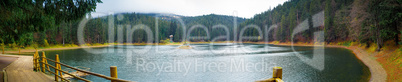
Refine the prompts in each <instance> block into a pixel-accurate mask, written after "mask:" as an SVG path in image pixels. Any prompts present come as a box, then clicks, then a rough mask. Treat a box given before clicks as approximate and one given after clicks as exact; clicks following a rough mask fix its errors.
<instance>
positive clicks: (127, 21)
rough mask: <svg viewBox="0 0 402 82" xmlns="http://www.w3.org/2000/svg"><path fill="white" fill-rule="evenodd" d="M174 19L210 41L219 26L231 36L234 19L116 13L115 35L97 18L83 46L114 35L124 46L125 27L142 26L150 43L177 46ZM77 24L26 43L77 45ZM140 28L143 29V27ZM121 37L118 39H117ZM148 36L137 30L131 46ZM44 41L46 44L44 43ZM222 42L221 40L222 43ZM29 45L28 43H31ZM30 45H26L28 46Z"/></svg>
mask: <svg viewBox="0 0 402 82" xmlns="http://www.w3.org/2000/svg"><path fill="white" fill-rule="evenodd" d="M156 17H158V18H159V19H158V28H157V29H158V31H156V28H155V26H156V25H155V21H156ZM176 18H178V19H181V20H182V21H183V22H184V24H185V25H186V29H187V30H189V28H191V27H192V26H194V25H203V26H205V27H206V28H207V29H208V32H209V34H210V39H211V38H214V37H216V36H219V35H221V34H223V33H225V32H222V30H223V29H212V26H213V25H218V24H222V25H224V26H227V27H228V29H229V30H230V33H233V31H232V29H233V25H234V23H233V19H234V17H233V16H225V15H215V14H211V15H203V16H194V17H187V16H180V15H174V14H158V13H119V14H115V15H113V19H114V28H113V30H114V33H109V31H110V30H111V29H109V28H108V25H109V19H108V16H104V17H97V18H93V19H91V20H89V21H88V22H87V23H86V26H85V28H84V31H83V32H84V33H83V34H84V41H85V42H86V43H106V42H108V39H109V36H108V35H112V34H113V35H115V36H114V39H115V42H122V43H126V42H127V39H126V37H127V30H128V29H127V27H131V28H132V27H134V26H135V25H139V24H142V25H145V26H147V27H148V28H149V29H150V30H151V31H152V33H153V35H154V36H155V35H156V34H157V36H158V40H156V37H153V39H154V40H153V41H152V42H157V41H159V42H161V40H166V39H168V36H169V35H174V38H173V40H174V41H176V42H179V41H182V40H183V37H182V35H183V31H182V30H183V29H182V27H181V26H182V24H181V22H179V21H178V20H177V19H176ZM235 18H236V20H237V24H240V23H242V22H243V21H244V20H245V19H244V18H239V17H235ZM79 22H80V21H75V22H63V23H61V24H60V26H58V27H55V28H49V29H46V30H45V31H43V32H39V33H35V34H34V35H33V36H35V38H32V39H27V40H30V41H32V42H34V43H38V44H45V43H48V44H78V39H77V31H78V24H79ZM145 26H143V27H145ZM119 34H121V35H123V36H122V37H118V35H119ZM206 34H207V33H206V32H205V31H204V30H203V29H201V28H197V29H194V30H193V31H192V32H191V33H190V35H191V36H206ZM147 36H148V35H147V34H146V32H145V31H144V30H136V31H135V32H133V34H132V40H133V41H132V42H133V43H144V42H146V41H147ZM210 39H193V40H192V41H209V40H210ZM45 40H46V41H45ZM223 40H224V39H223ZM30 41H28V42H30ZM29 44H31V43H27V45H29Z"/></svg>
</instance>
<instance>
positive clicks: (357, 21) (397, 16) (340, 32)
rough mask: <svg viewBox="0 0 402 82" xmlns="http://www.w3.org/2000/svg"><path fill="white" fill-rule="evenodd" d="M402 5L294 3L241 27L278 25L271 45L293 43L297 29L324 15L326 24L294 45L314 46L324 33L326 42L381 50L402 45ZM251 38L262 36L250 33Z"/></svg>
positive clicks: (365, 0) (342, 0)
mask: <svg viewBox="0 0 402 82" xmlns="http://www.w3.org/2000/svg"><path fill="white" fill-rule="evenodd" d="M401 4H402V1H401V0H290V1H287V2H285V3H283V4H282V5H279V6H276V7H275V8H273V9H269V10H268V11H265V12H262V13H261V14H257V15H255V16H254V17H253V18H251V19H249V20H246V21H245V22H244V23H242V24H241V25H240V27H244V26H246V25H250V24H255V25H258V26H259V27H260V28H261V29H264V28H263V27H264V26H268V27H269V26H271V25H277V26H278V27H277V28H274V29H273V30H272V31H271V32H269V33H270V34H268V36H269V40H270V41H273V40H275V41H282V42H289V41H290V40H291V33H292V32H293V30H294V28H295V27H296V26H297V25H299V24H301V23H302V22H303V21H304V20H307V19H309V21H308V23H309V28H310V29H311V28H312V21H311V19H312V16H313V15H314V14H317V13H319V12H324V15H325V20H324V24H323V25H322V26H320V27H319V28H317V29H311V30H307V31H304V32H302V33H299V34H297V35H295V36H294V41H299V42H311V41H312V40H313V39H314V36H313V35H312V33H313V32H315V31H324V34H325V42H344V41H355V42H360V43H363V44H367V46H369V45H370V44H372V43H375V44H376V45H378V49H380V48H381V47H382V46H383V45H384V43H385V42H387V41H388V42H391V44H393V45H398V44H402V41H401V33H402V21H401V20H402V12H401V11H402V5H401ZM245 34H247V35H258V32H257V31H256V30H248V31H247V32H246V33H245Z"/></svg>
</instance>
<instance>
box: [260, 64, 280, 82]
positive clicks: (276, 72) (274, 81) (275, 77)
mask: <svg viewBox="0 0 402 82" xmlns="http://www.w3.org/2000/svg"><path fill="white" fill-rule="evenodd" d="M256 82H283V80H282V67H274V68H273V74H272V78H269V79H266V80H261V81H256Z"/></svg>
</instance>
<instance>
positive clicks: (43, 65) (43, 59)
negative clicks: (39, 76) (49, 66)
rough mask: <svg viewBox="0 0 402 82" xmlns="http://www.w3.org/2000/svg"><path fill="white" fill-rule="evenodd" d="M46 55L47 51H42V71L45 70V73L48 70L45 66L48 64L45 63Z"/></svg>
mask: <svg viewBox="0 0 402 82" xmlns="http://www.w3.org/2000/svg"><path fill="white" fill-rule="evenodd" d="M45 57H46V56H45V52H42V70H43V71H42V72H43V73H45V72H46V70H45V67H46V66H45V65H46V64H45V60H46V59H45Z"/></svg>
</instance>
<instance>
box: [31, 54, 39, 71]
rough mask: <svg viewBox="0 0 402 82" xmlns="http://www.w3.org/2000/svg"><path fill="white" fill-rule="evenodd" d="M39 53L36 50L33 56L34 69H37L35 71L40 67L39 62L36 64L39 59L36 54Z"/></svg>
mask: <svg viewBox="0 0 402 82" xmlns="http://www.w3.org/2000/svg"><path fill="white" fill-rule="evenodd" d="M37 55H38V50H36V51H35V54H34V55H33V57H32V58H33V65H34V70H35V71H38V69H37V68H38V67H37V65H38V64H36V63H37V62H36V60H37V59H36V56H37Z"/></svg>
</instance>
